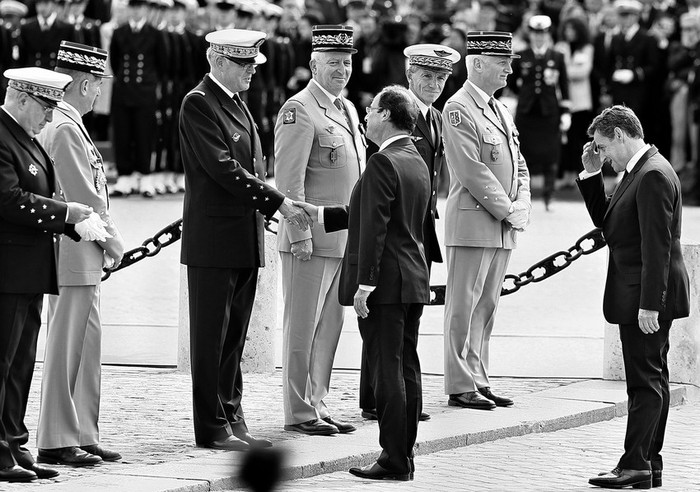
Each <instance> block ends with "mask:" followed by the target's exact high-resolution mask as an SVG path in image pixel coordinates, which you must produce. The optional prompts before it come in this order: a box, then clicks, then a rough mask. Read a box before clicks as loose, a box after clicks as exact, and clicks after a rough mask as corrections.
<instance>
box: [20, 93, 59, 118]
mask: <svg viewBox="0 0 700 492" xmlns="http://www.w3.org/2000/svg"><path fill="white" fill-rule="evenodd" d="M26 94H27V95H28V96H29V97H31V98H32V99H34V100H35V101H36V102H37V103H38V104H39V106H41V109H43V110H44V114H45V115H50V114H51V113H52V112H53V110H54V107H53V106H49V105H48V104H44V102H43V101H42V100H41V99H39V98H38V97H36V96H34V95H33V94H30V93H28V92H27V93H26Z"/></svg>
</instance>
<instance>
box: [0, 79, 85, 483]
mask: <svg viewBox="0 0 700 492" xmlns="http://www.w3.org/2000/svg"><path fill="white" fill-rule="evenodd" d="M4 75H5V77H7V78H8V79H9V83H8V88H7V94H6V95H5V103H4V104H3V106H2V107H0V156H2V157H1V158H0V481H29V480H34V479H36V478H50V477H55V476H56V475H58V472H57V471H55V470H52V469H49V468H45V467H43V466H39V465H37V464H36V463H35V462H34V458H33V457H32V455H31V453H30V452H29V450H28V449H27V448H26V447H25V445H26V444H27V441H28V440H29V432H28V430H27V427H26V425H25V424H24V416H25V413H26V410H27V398H28V396H29V389H30V386H31V382H32V374H33V372H34V362H35V356H36V345H37V337H38V336H39V327H40V326H41V307H42V303H43V298H44V294H46V293H51V294H58V284H57V279H56V258H57V256H56V253H57V252H56V247H57V237H56V236H55V234H61V233H65V234H68V235H70V237H71V238H72V239H75V240H79V239H80V236H79V235H78V234H76V224H78V223H79V222H83V221H84V220H85V219H87V218H88V217H90V216H91V214H92V213H93V212H92V209H91V208H90V207H88V206H86V205H82V204H80V203H76V202H69V203H66V202H64V201H63V200H62V199H61V196H60V195H61V194H60V190H59V189H58V186H57V183H56V176H55V172H54V167H53V162H52V161H51V158H50V157H49V155H48V154H47V153H46V151H45V150H44V149H43V147H41V145H39V143H38V142H37V141H36V140H35V138H34V137H36V136H37V135H38V134H39V133H40V132H41V130H42V129H43V128H44V126H45V125H46V124H47V123H48V122H50V121H51V118H52V112H53V109H54V108H55V107H56V104H57V103H58V102H59V101H60V100H61V99H62V98H63V94H64V88H65V86H66V85H67V84H68V83H69V82H70V81H71V78H70V77H69V76H68V75H65V74H58V73H54V72H51V71H50V70H46V69H43V68H37V67H31V68H21V69H10V70H6V71H5V72H4Z"/></svg>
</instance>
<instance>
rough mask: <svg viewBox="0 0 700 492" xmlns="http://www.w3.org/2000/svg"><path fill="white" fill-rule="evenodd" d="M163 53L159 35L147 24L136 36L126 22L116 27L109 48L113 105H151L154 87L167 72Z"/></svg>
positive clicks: (152, 103) (164, 47) (164, 49)
mask: <svg viewBox="0 0 700 492" xmlns="http://www.w3.org/2000/svg"><path fill="white" fill-rule="evenodd" d="M166 53H167V50H166V46H165V41H164V36H163V33H161V32H160V31H159V30H158V29H156V28H155V27H153V26H151V25H150V24H144V26H143V27H142V28H141V30H140V31H139V32H138V33H137V32H134V31H132V30H131V26H130V25H129V24H128V23H126V24H123V25H121V26H119V27H117V28H116V29H115V30H114V34H113V35H112V41H111V42H110V45H109V62H110V64H111V66H112V71H113V72H114V80H113V89H112V100H113V101H114V103H117V104H121V105H123V106H132V107H139V106H141V107H143V106H155V104H156V88H157V87H158V84H159V83H160V82H161V81H162V79H163V78H164V77H165V75H166V72H167V63H168V57H167V56H166Z"/></svg>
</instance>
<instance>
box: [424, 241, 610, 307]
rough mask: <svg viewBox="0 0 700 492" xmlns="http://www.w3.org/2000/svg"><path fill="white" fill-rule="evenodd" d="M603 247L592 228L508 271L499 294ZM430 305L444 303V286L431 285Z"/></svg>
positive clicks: (535, 279)
mask: <svg viewBox="0 0 700 492" xmlns="http://www.w3.org/2000/svg"><path fill="white" fill-rule="evenodd" d="M604 247H605V238H604V237H603V231H602V230H601V229H600V228H597V229H593V230H592V231H590V232H589V233H587V234H584V235H583V236H581V237H580V238H579V239H578V241H576V243H575V244H574V245H573V246H571V247H570V248H569V249H568V250H567V251H558V252H556V253H554V254H553V255H549V256H548V257H547V258H545V259H544V260H541V261H538V262H537V263H535V264H534V265H532V266H531V267H530V268H528V269H527V270H525V271H524V272H523V273H520V274H518V275H514V274H512V273H509V274H507V275H506V276H505V278H504V280H503V287H502V288H501V296H507V295H508V294H512V293H513V292H517V291H518V290H520V287H522V286H524V285H527V284H529V283H532V282H542V281H543V280H544V279H547V278H549V277H551V276H552V275H555V274H557V273H559V272H561V271H562V270H564V269H565V268H567V267H568V266H569V265H571V264H572V263H573V262H574V261H576V260H578V259H579V258H580V257H581V256H583V255H590V254H591V253H594V252H596V251H598V250H599V249H601V248H604ZM430 291H431V300H430V305H431V306H441V305H443V304H445V286H444V285H431V286H430Z"/></svg>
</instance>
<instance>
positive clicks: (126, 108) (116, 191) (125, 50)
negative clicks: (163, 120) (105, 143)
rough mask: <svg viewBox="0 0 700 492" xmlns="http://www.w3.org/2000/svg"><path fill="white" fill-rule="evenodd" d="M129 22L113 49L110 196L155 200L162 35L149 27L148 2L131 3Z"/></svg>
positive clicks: (163, 62)
mask: <svg viewBox="0 0 700 492" xmlns="http://www.w3.org/2000/svg"><path fill="white" fill-rule="evenodd" d="M128 16H129V21H128V22H126V23H124V24H123V25H121V26H119V27H117V28H116V29H115V30H114V34H113V35H112V42H111V43H110V47H109V61H110V63H111V65H112V71H113V72H114V85H113V89H112V125H113V130H114V136H113V143H114V157H115V161H116V164H117V171H118V173H119V178H118V180H117V183H116V184H115V186H114V187H113V188H112V194H113V195H116V196H123V195H129V194H131V193H133V192H140V193H141V194H143V195H144V196H146V197H149V198H150V197H153V195H154V194H155V189H154V188H153V185H152V183H151V180H150V177H149V176H150V173H151V154H152V153H153V150H154V142H155V138H156V108H157V101H158V98H157V95H158V93H159V91H161V90H162V87H161V82H162V79H163V77H164V74H165V70H166V60H165V56H164V53H165V46H164V42H163V36H162V33H161V32H159V31H158V30H157V29H156V28H155V27H153V26H152V25H150V24H148V22H146V3H145V1H144V0H129V7H128ZM139 175H140V176H141V178H140V181H139Z"/></svg>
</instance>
